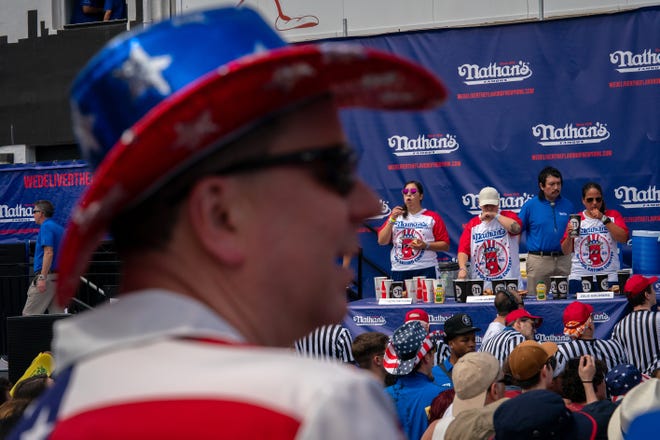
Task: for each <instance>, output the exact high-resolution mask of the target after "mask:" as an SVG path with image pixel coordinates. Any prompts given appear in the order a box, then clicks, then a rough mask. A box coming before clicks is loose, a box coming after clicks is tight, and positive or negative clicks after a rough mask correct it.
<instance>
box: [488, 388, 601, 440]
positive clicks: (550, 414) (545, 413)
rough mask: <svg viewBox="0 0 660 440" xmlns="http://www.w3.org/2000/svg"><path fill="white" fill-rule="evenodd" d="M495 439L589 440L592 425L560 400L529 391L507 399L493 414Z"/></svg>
mask: <svg viewBox="0 0 660 440" xmlns="http://www.w3.org/2000/svg"><path fill="white" fill-rule="evenodd" d="M493 422H494V427H495V439H496V440H529V439H538V440H543V439H572V440H592V439H593V438H594V437H595V435H596V431H597V428H596V422H595V421H594V419H593V418H592V417H591V416H589V415H587V414H585V413H582V412H572V411H570V410H569V409H568V408H566V405H565V404H564V399H562V398H561V396H560V395H559V394H557V393H554V392H552V391H548V390H532V391H528V392H525V393H522V394H520V395H518V396H516V397H514V398H512V399H510V400H507V401H506V402H504V403H503V404H501V405H500V406H499V408H497V410H496V411H495V414H494V415H493Z"/></svg>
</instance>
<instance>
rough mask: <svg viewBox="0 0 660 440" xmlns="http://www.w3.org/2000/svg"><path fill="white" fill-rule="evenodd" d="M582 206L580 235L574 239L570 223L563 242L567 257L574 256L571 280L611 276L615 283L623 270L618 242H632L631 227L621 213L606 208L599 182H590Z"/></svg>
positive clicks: (585, 187)
mask: <svg viewBox="0 0 660 440" xmlns="http://www.w3.org/2000/svg"><path fill="white" fill-rule="evenodd" d="M582 203H583V204H584V210H583V211H582V212H581V213H580V226H579V232H578V234H577V236H575V237H573V236H571V231H573V227H572V226H571V223H570V222H569V223H568V226H567V227H566V232H565V233H564V238H562V243H561V247H562V250H563V251H564V254H565V255H568V254H570V253H572V262H571V273H570V275H569V280H580V279H581V278H582V277H583V276H585V275H586V276H589V275H592V276H593V275H600V274H607V278H608V281H609V282H615V281H617V275H616V273H617V271H618V270H619V267H620V265H619V250H618V248H617V243H625V242H626V241H628V236H629V232H628V227H627V226H626V223H625V222H624V221H623V217H622V216H621V214H620V213H619V212H618V211H615V210H614V209H607V208H606V207H605V200H604V199H603V190H602V189H601V187H600V185H599V184H598V183H595V182H588V183H586V184H585V185H584V186H583V187H582ZM621 287H623V286H621Z"/></svg>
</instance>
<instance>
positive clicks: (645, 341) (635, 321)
mask: <svg viewBox="0 0 660 440" xmlns="http://www.w3.org/2000/svg"><path fill="white" fill-rule="evenodd" d="M657 280H658V277H645V276H642V275H638V274H635V275H633V276H631V277H630V278H628V281H626V285H625V287H624V289H623V291H624V292H625V294H626V297H627V298H628V304H629V305H630V306H631V307H632V309H633V310H632V312H630V313H629V314H628V315H627V316H625V317H624V318H623V319H622V320H621V321H619V322H618V323H617V325H615V326H614V330H613V331H612V339H614V340H615V341H618V342H620V343H621V345H623V348H624V350H625V351H626V354H627V355H628V361H630V363H631V364H633V365H634V366H636V367H637V368H638V369H639V371H641V372H642V373H644V374H648V375H650V376H653V375H654V373H655V370H656V369H657V368H658V361H659V360H660V313H659V312H657V311H652V310H651V308H652V307H653V306H654V305H656V297H655V289H654V288H653V283H655V282H656V281H657Z"/></svg>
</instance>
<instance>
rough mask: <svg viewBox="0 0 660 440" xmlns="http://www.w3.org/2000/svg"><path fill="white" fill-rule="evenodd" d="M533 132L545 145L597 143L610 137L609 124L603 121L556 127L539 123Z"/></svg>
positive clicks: (540, 142) (533, 128)
mask: <svg viewBox="0 0 660 440" xmlns="http://www.w3.org/2000/svg"><path fill="white" fill-rule="evenodd" d="M532 134H533V135H534V137H536V138H538V139H539V140H538V142H539V144H541V145H543V146H545V147H552V146H556V145H578V144H597V143H599V142H603V141H604V140H606V139H608V138H609V137H610V132H609V131H608V130H607V124H604V123H602V122H581V123H576V124H572V123H571V124H566V125H564V126H563V127H555V126H554V125H552V124H537V125H535V126H533V127H532Z"/></svg>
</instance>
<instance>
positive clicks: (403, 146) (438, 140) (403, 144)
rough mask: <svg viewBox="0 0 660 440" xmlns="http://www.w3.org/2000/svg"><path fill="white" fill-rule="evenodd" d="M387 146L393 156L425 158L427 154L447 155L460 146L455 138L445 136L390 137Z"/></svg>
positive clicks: (449, 135)
mask: <svg viewBox="0 0 660 440" xmlns="http://www.w3.org/2000/svg"><path fill="white" fill-rule="evenodd" d="M387 144H388V145H389V146H390V148H391V149H392V150H394V151H393V153H394V155H395V156H426V155H429V154H447V153H451V152H452V151H456V150H458V147H459V146H460V145H459V144H458V142H457V141H456V136H454V135H452V134H449V133H446V134H434V135H428V136H427V135H422V134H420V135H419V136H417V137H416V138H409V137H408V136H399V135H395V136H390V137H389V138H387Z"/></svg>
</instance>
